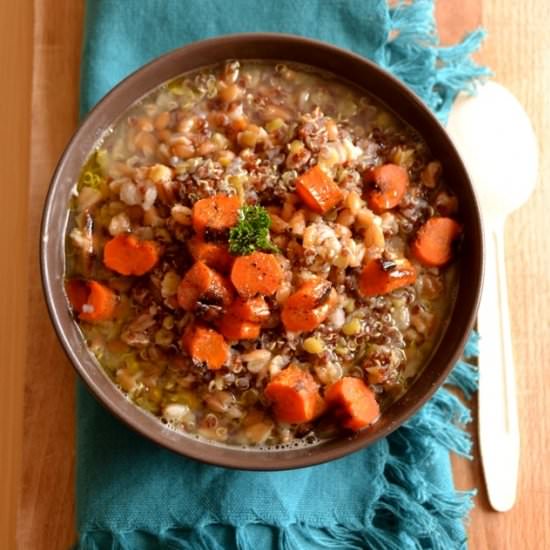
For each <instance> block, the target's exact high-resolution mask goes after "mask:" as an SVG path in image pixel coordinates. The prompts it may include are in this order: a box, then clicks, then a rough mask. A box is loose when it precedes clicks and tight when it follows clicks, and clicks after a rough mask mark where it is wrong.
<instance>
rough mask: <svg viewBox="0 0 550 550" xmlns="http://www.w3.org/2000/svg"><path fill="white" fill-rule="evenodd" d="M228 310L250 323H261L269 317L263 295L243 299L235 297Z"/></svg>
mask: <svg viewBox="0 0 550 550" xmlns="http://www.w3.org/2000/svg"><path fill="white" fill-rule="evenodd" d="M229 312H230V313H232V314H233V315H235V317H238V318H239V319H242V320H243V321H249V322H250V323H261V322H263V321H265V320H267V319H269V316H270V311H269V306H268V305H267V302H266V301H265V298H264V297H263V296H256V297H255V298H249V299H248V300H245V299H243V298H237V299H236V300H235V301H234V302H233V303H232V304H231V306H230V307H229Z"/></svg>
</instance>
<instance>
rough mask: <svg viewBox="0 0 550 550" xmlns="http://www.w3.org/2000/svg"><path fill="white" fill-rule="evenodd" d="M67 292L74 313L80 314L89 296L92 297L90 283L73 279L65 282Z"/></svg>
mask: <svg viewBox="0 0 550 550" xmlns="http://www.w3.org/2000/svg"><path fill="white" fill-rule="evenodd" d="M65 291H66V292H67V298H69V303H70V304H71V307H72V308H73V311H75V312H76V313H80V312H81V311H82V306H83V305H84V304H85V303H86V302H87V301H88V296H89V295H90V289H89V288H88V283H87V282H86V281H83V280H81V279H71V280H70V281H66V282H65Z"/></svg>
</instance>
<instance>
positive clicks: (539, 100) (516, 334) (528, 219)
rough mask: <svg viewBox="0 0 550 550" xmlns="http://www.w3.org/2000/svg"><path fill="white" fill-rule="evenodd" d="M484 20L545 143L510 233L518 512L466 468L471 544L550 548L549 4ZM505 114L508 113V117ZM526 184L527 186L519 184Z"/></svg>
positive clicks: (504, 72)
mask: <svg viewBox="0 0 550 550" xmlns="http://www.w3.org/2000/svg"><path fill="white" fill-rule="evenodd" d="M480 4H481V8H482V9H481V22H482V24H483V26H484V27H485V28H487V29H488V32H489V36H488V39H487V41H486V44H485V46H484V48H483V50H482V52H481V56H480V59H481V60H482V61H483V63H485V64H487V65H488V66H489V67H491V68H492V70H493V71H494V72H495V78H496V80H497V81H499V82H501V83H502V84H504V85H505V86H507V87H508V88H509V89H510V90H511V91H512V92H513V93H514V94H515V95H516V96H517V97H518V99H519V100H520V101H521V102H522V104H523V105H524V106H525V108H526V110H527V112H528V113H529V116H530V117H531V120H532V122H533V126H534V128H535V133H536V134H537V136H538V140H539V145H540V175H539V180H538V186H537V189H536V191H535V193H534V194H533V196H532V197H531V199H530V200H529V202H528V203H527V204H526V205H525V206H524V207H522V208H521V209H520V210H519V211H517V212H516V213H514V214H513V215H512V216H511V217H510V219H509V221H508V223H507V228H506V256H507V262H506V263H507V271H508V284H509V291H510V308H511V321H512V334H513V347H514V357H515V361H516V369H517V372H516V379H517V387H518V399H519V412H520V430H521V457H520V477H519V484H518V499H517V504H516V506H515V508H514V509H512V510H511V511H510V512H507V513H504V514H499V513H496V512H492V511H491V510H490V509H489V506H488V502H487V497H486V494H485V492H484V490H483V484H482V483H481V479H482V478H481V471H480V461H479V457H478V456H476V460H475V461H474V463H473V464H468V465H463V464H460V466H459V468H457V473H458V476H457V479H458V480H459V482H460V484H461V485H462V486H469V487H471V486H474V485H475V486H478V487H479V489H480V493H479V496H478V498H477V499H476V506H477V507H476V509H475V510H474V513H473V514H472V523H471V526H470V544H471V548H474V549H485V548H499V549H500V548H503V549H516V548H524V549H526V550H538V549H541V550H542V549H546V548H550V472H549V470H548V466H549V465H550V419H549V415H548V409H549V405H550V397H549V395H550V394H549V393H548V392H547V391H546V388H547V387H548V383H549V382H550V373H549V371H548V364H549V363H550V340H549V338H548V335H549V329H550V307H549V304H550V241H549V240H548V238H547V235H548V229H549V228H550V223H549V222H548V214H547V212H548V207H549V206H550V148H549V146H550V103H549V102H548V99H547V97H545V96H546V94H547V90H548V88H549V86H550V36H549V35H548V32H547V24H548V21H549V19H550V4H549V3H548V2H546V1H544V0H528V1H526V2H522V3H521V6H520V5H519V4H518V3H516V2H513V1H511V0H507V1H501V0H490V1H489V0H483V1H482V2H480ZM503 116H505V114H503ZM518 185H521V182H518Z"/></svg>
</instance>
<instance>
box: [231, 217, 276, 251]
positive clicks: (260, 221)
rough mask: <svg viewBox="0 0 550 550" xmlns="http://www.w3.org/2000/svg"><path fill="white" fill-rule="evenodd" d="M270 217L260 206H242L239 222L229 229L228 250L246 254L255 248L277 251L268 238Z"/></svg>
mask: <svg viewBox="0 0 550 550" xmlns="http://www.w3.org/2000/svg"><path fill="white" fill-rule="evenodd" d="M270 227H271V218H270V217H269V214H268V213H267V210H266V209H265V208H263V207H262V206H243V207H242V208H241V209H240V210H239V222H238V223H237V225H236V226H235V227H232V228H231V229H230V230H229V252H231V254H233V255H235V256H246V255H248V254H252V252H254V251H255V250H264V251H266V252H278V251H279V249H278V248H277V247H276V246H275V245H274V244H273V243H272V242H271V240H270V239H269V228H270Z"/></svg>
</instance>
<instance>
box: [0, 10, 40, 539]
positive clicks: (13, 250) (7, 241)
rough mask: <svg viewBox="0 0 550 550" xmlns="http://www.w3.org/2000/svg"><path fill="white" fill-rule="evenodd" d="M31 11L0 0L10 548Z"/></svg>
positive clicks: (4, 448)
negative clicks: (0, 12)
mask: <svg viewBox="0 0 550 550" xmlns="http://www.w3.org/2000/svg"><path fill="white" fill-rule="evenodd" d="M32 17H33V11H32V4H30V3H27V2H10V3H8V4H6V5H5V6H2V15H1V16H0V37H1V40H2V44H1V47H0V82H2V83H3V85H2V86H1V87H0V121H2V124H1V129H0V166H1V167H2V176H1V181H2V192H3V199H2V202H1V208H2V212H1V215H0V258H2V261H1V265H2V269H1V271H0V311H1V312H2V315H1V316H0V349H1V350H2V386H3V391H2V399H0V434H1V437H0V471H1V477H0V479H1V481H0V548H14V547H15V517H16V507H15V506H14V503H15V502H16V499H17V493H18V489H19V484H18V481H19V477H20V473H21V441H22V436H23V430H22V427H23V423H22V415H21V413H22V404H23V399H22V397H23V392H22V388H23V367H24V365H25V340H24V339H25V319H26V297H27V273H28V270H27V248H26V246H25V245H26V241H27V202H28V200H27V194H28V181H29V180H28V176H29V163H28V159H29V134H30V99H31V93H30V92H31V86H30V84H31V76H32ZM14 52H17V55H14Z"/></svg>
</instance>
